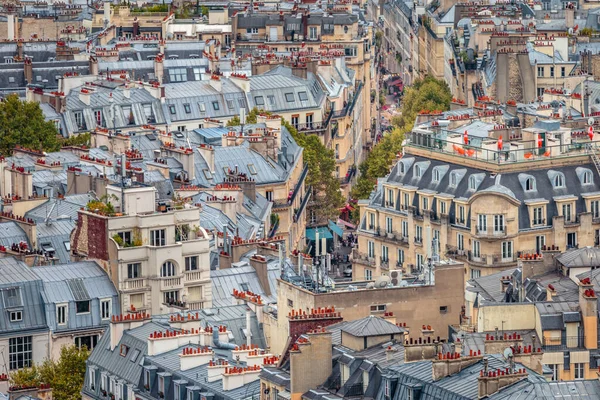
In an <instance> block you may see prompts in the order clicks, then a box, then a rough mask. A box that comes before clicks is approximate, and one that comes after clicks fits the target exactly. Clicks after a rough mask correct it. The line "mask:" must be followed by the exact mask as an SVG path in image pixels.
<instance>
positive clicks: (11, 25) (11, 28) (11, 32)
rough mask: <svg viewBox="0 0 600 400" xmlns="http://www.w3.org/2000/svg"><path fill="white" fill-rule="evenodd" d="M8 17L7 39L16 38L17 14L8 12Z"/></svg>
mask: <svg viewBox="0 0 600 400" xmlns="http://www.w3.org/2000/svg"><path fill="white" fill-rule="evenodd" d="M6 19H7V29H8V31H7V32H6V39H8V40H15V37H16V35H15V14H8V15H7V16H6Z"/></svg>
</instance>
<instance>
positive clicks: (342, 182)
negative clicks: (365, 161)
mask: <svg viewBox="0 0 600 400" xmlns="http://www.w3.org/2000/svg"><path fill="white" fill-rule="evenodd" d="M354 175H356V166H355V165H353V166H352V167H350V169H349V170H348V172H346V176H345V177H343V178H338V179H339V181H340V185H347V184H349V183H350V182H352V178H354Z"/></svg>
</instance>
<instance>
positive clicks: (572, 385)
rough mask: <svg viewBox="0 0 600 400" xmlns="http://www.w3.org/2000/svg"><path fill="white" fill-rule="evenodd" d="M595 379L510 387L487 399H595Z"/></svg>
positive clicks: (598, 389) (598, 384)
mask: <svg viewBox="0 0 600 400" xmlns="http://www.w3.org/2000/svg"><path fill="white" fill-rule="evenodd" d="M598 393H600V382H599V381H598V380H597V379H594V380H586V381H567V382H535V383H532V384H530V385H528V386H527V387H526V388H523V387H518V386H515V387H513V386H510V387H508V388H506V389H503V390H501V391H500V392H498V393H496V394H493V395H491V396H490V397H489V399H490V400H509V399H510V400H534V399H535V400H539V399H565V400H566V399H569V400H571V399H597V398H598Z"/></svg>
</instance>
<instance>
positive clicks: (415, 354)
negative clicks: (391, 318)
mask: <svg viewBox="0 0 600 400" xmlns="http://www.w3.org/2000/svg"><path fill="white" fill-rule="evenodd" d="M441 346H442V344H441V342H440V338H439V337H438V338H437V339H433V338H431V337H427V338H422V337H420V338H418V339H413V338H408V339H405V340H404V362H412V361H422V360H433V359H434V358H435V356H436V354H438V353H439V351H440V349H441Z"/></svg>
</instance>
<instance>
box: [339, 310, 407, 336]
mask: <svg viewBox="0 0 600 400" xmlns="http://www.w3.org/2000/svg"><path fill="white" fill-rule="evenodd" d="M340 329H341V330H342V332H346V333H349V334H350V335H352V336H356V337H365V336H381V335H392V334H396V333H402V332H404V329H402V328H399V327H398V326H396V325H394V324H392V323H391V322H389V321H386V320H385V319H383V318H379V317H375V316H373V315H370V316H368V317H365V318H361V319H358V320H356V321H352V322H349V323H348V324H345V325H343V326H342V327H341V328H340Z"/></svg>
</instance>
